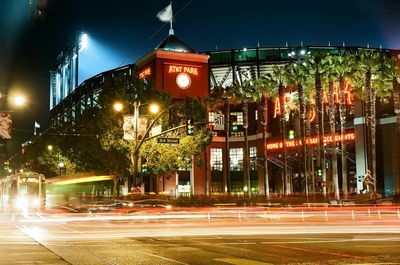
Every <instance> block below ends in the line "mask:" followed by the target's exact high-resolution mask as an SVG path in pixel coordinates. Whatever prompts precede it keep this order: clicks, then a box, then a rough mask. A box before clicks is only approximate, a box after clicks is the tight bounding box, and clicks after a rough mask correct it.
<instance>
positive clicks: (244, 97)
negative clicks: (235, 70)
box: [232, 78, 255, 196]
mask: <svg viewBox="0 0 400 265" xmlns="http://www.w3.org/2000/svg"><path fill="white" fill-rule="evenodd" d="M240 79H241V78H240ZM240 82H241V83H240V84H233V87H232V88H233V91H232V92H233V94H234V97H237V99H238V100H239V101H240V102H241V103H242V109H243V131H244V152H243V186H244V189H243V191H244V192H245V193H246V192H247V195H248V196H251V195H252V194H251V181H250V154H249V139H248V127H249V100H251V99H252V98H253V95H254V93H255V88H254V86H253V82H252V81H250V80H241V81H240ZM246 187H247V191H246V189H245V188H246Z"/></svg>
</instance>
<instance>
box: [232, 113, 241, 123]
mask: <svg viewBox="0 0 400 265" xmlns="http://www.w3.org/2000/svg"><path fill="white" fill-rule="evenodd" d="M231 116H236V120H237V124H238V125H243V112H231Z"/></svg>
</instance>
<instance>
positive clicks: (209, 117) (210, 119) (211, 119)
mask: <svg viewBox="0 0 400 265" xmlns="http://www.w3.org/2000/svg"><path fill="white" fill-rule="evenodd" d="M214 119H215V112H209V113H208V122H209V123H213V122H214Z"/></svg>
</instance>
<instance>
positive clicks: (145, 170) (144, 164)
mask: <svg viewBox="0 0 400 265" xmlns="http://www.w3.org/2000/svg"><path fill="white" fill-rule="evenodd" d="M142 174H143V175H147V174H149V167H148V166H147V161H146V159H142Z"/></svg>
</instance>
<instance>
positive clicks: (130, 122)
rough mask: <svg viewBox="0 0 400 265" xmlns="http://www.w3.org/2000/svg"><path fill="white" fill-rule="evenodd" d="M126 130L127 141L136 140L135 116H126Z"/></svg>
mask: <svg viewBox="0 0 400 265" xmlns="http://www.w3.org/2000/svg"><path fill="white" fill-rule="evenodd" d="M122 129H123V130H124V139H125V140H135V115H124V125H123V126H122Z"/></svg>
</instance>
